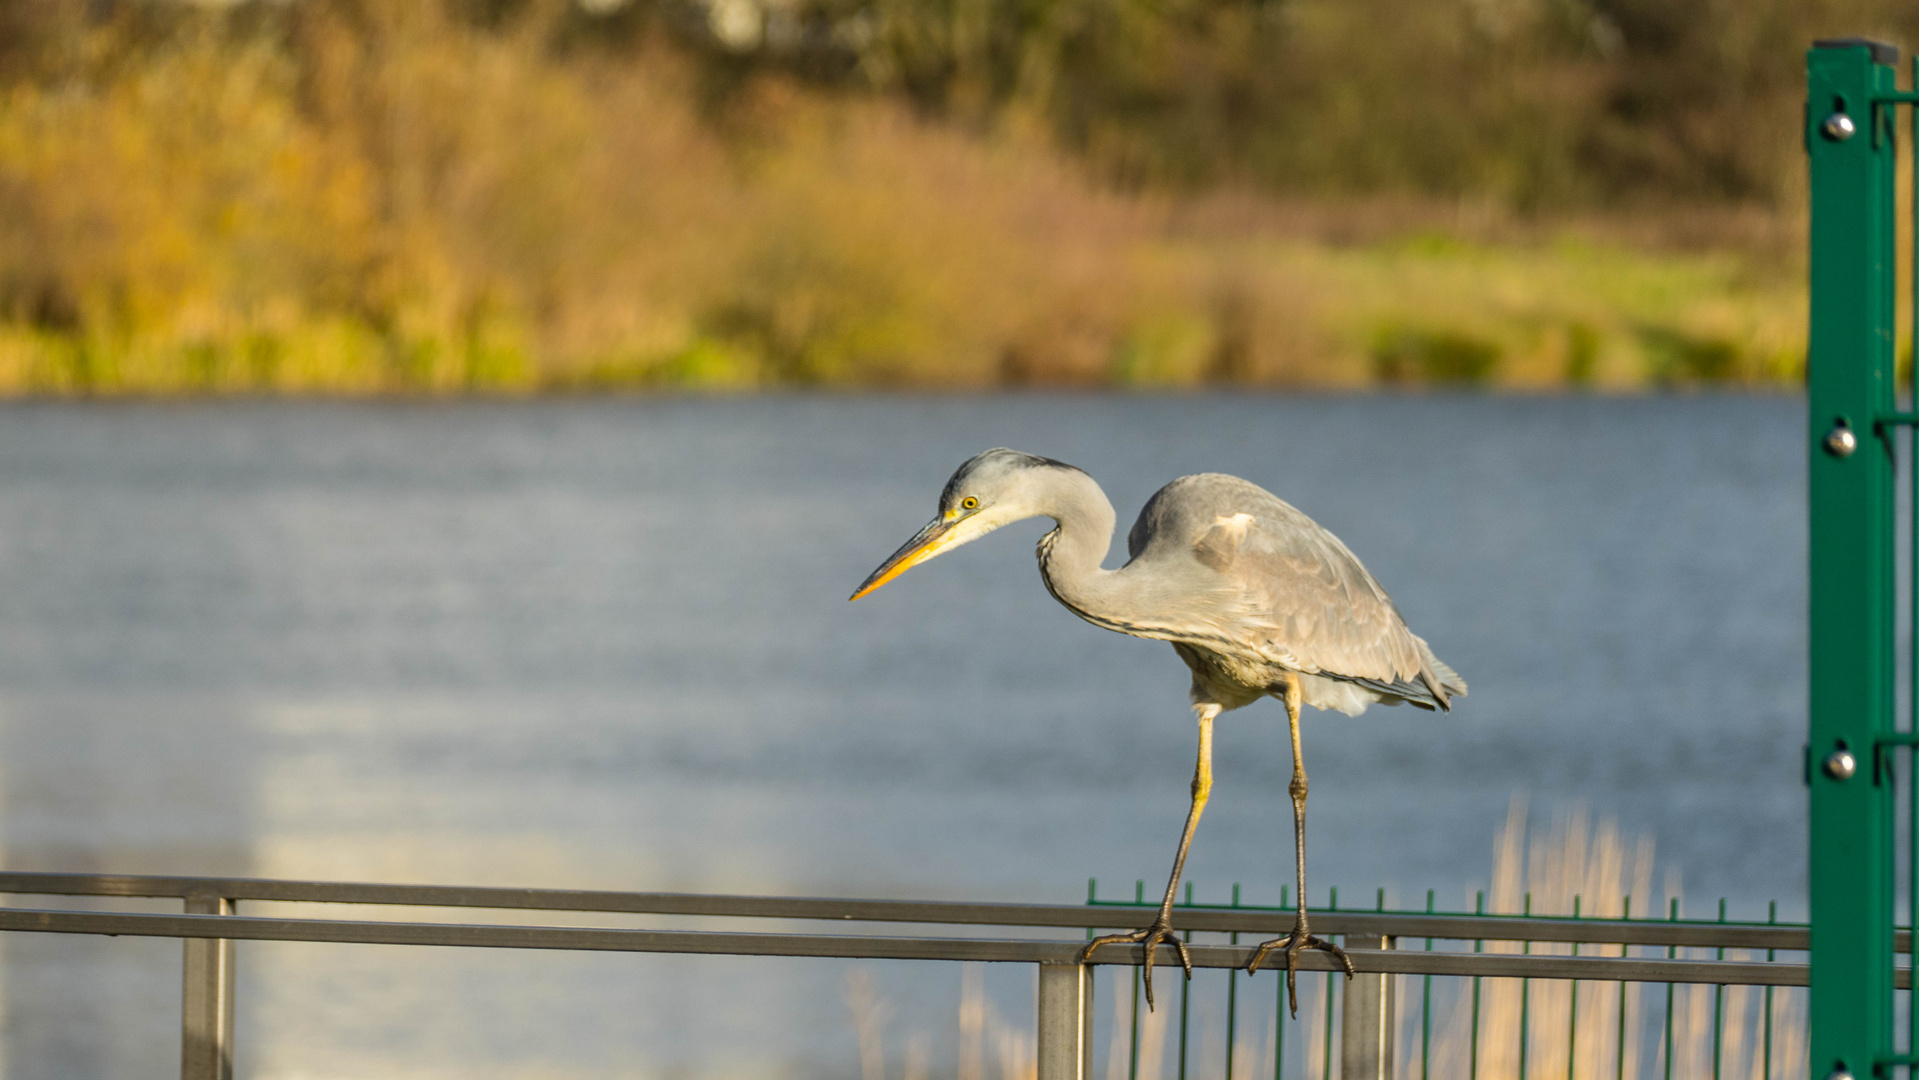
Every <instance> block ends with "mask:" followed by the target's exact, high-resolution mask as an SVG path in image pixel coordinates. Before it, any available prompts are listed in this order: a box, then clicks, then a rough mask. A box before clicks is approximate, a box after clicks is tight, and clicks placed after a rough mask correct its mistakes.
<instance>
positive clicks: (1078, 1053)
mask: <svg viewBox="0 0 1919 1080" xmlns="http://www.w3.org/2000/svg"><path fill="white" fill-rule="evenodd" d="M1092 976H1093V969H1092V967H1091V966H1090V965H1087V964H1073V963H1069V964H1041V965H1039V994H1038V998H1039V1000H1038V1002H1037V1007H1036V1009H1035V1012H1036V1013H1037V1014H1038V1016H1037V1027H1038V1032H1037V1035H1038V1039H1037V1042H1038V1053H1037V1062H1036V1064H1037V1066H1038V1072H1037V1077H1038V1080H1085V1077H1086V1028H1087V1023H1086V1022H1087V1020H1088V1019H1089V1017H1088V1015H1087V1013H1088V1008H1087V1006H1088V1003H1089V1000H1090V999H1091V997H1092V993H1091V986H1090V984H1091V982H1092Z"/></svg>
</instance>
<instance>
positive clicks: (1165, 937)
mask: <svg viewBox="0 0 1919 1080" xmlns="http://www.w3.org/2000/svg"><path fill="white" fill-rule="evenodd" d="M1194 711H1195V712H1197V713H1198V714H1199V762H1198V763H1197V764H1196V765H1195V766H1194V767H1193V802H1192V806H1191V808H1190V809H1188V810H1187V811H1186V828H1185V829H1184V830H1183V831H1182V832H1181V833H1180V834H1179V851H1178V852H1176V853H1175V854H1174V855H1173V876H1172V877H1171V878H1169V879H1168V880H1167V882H1166V895H1165V897H1164V898H1163V899H1161V900H1160V902H1159V914H1158V915H1157V916H1156V917H1155V918H1154V919H1153V921H1152V924H1151V925H1149V926H1147V927H1146V928H1145V929H1143V930H1133V931H1129V932H1127V933H1124V934H1106V935H1104V936H1102V937H1096V938H1094V939H1093V940H1091V941H1089V942H1087V943H1086V948H1084V949H1082V950H1080V954H1079V956H1080V960H1081V961H1085V960H1087V959H1088V958H1090V957H1091V956H1092V955H1093V950H1094V949H1097V948H1099V947H1100V946H1101V945H1115V944H1120V943H1129V944H1138V945H1142V946H1144V947H1145V951H1146V961H1145V964H1146V977H1145V979H1144V980H1143V981H1144V982H1145V983H1146V1007H1147V1008H1148V1009H1151V1008H1152V1007H1153V954H1154V953H1155V952H1157V951H1158V949H1159V945H1160V943H1161V942H1162V941H1163V942H1166V943H1168V944H1170V945H1172V946H1173V948H1174V950H1175V951H1177V952H1178V953H1179V963H1180V966H1181V967H1183V968H1185V969H1186V977H1187V978H1189V979H1190V978H1192V977H1193V961H1192V958H1191V957H1190V956H1188V955H1187V953H1186V943H1185V942H1183V941H1181V940H1180V939H1179V938H1177V937H1175V936H1173V901H1174V899H1175V898H1176V897H1177V895H1178V893H1179V879H1180V875H1181V874H1183V873H1184V872H1185V870H1186V850H1187V849H1188V848H1190V847H1191V846H1192V844H1193V833H1194V831H1195V830H1197V829H1198V828H1199V815H1200V814H1202V813H1204V812H1205V811H1206V800H1207V798H1208V797H1210V796H1211V795H1212V793H1213V720H1214V719H1215V718H1216V717H1218V716H1219V714H1220V713H1222V712H1224V711H1225V710H1224V709H1222V708H1221V707H1220V706H1218V705H1198V706H1195V707H1194Z"/></svg>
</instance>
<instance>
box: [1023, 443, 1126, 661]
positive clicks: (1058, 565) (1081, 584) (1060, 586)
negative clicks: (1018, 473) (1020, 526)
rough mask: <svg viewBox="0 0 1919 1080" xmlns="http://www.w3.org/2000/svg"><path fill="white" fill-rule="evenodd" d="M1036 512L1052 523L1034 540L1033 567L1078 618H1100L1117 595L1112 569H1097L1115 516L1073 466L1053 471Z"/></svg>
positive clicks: (1089, 479) (1109, 543) (1098, 620)
mask: <svg viewBox="0 0 1919 1080" xmlns="http://www.w3.org/2000/svg"><path fill="white" fill-rule="evenodd" d="M1041 505H1042V508H1041V510H1040V512H1041V513H1042V514H1044V515H1046V516H1047V517H1050V518H1052V519H1053V520H1054V521H1055V522H1056V523H1057V524H1058V527H1057V528H1055V529H1054V530H1053V531H1052V532H1049V533H1047V534H1046V535H1045V536H1044V537H1042V538H1041V539H1040V542H1039V572H1040V577H1042V578H1044V579H1045V581H1046V589H1047V591H1048V592H1050V593H1052V594H1053V597H1054V598H1055V599H1057V600H1058V601H1059V602H1060V603H1062V604H1065V605H1066V606H1067V607H1068V608H1070V609H1072V611H1073V612H1074V613H1075V614H1077V615H1079V616H1080V617H1081V618H1083V619H1087V620H1089V621H1091V622H1095V623H1101V624H1102V625H1103V624H1104V623H1105V622H1106V621H1107V620H1106V619H1105V618H1103V616H1106V615H1107V614H1108V613H1109V612H1110V611H1112V609H1113V605H1114V602H1115V601H1116V600H1118V599H1119V598H1118V597H1117V596H1115V595H1114V593H1115V590H1116V589H1117V588H1118V586H1119V583H1118V581H1117V580H1116V579H1117V578H1118V576H1119V575H1118V574H1117V573H1116V572H1115V571H1112V570H1106V569H1102V568H1101V566H1100V564H1101V563H1103V562H1105V561H1106V553H1107V551H1108V549H1110V548H1111V547H1112V546H1113V527H1114V525H1115V524H1116V523H1117V522H1118V520H1119V519H1118V516H1117V515H1115V514H1114V513H1113V504H1112V503H1111V502H1109V501H1108V500H1107V498H1106V493H1105V492H1104V491H1101V490H1100V487H1099V485H1098V484H1096V483H1094V482H1093V478H1092V477H1090V476H1087V475H1086V474H1085V473H1083V472H1079V471H1078V470H1070V471H1069V470H1065V469H1060V470H1055V471H1054V472H1053V475H1052V476H1049V477H1048V482H1047V485H1046V488H1045V490H1044V493H1043V496H1042V500H1041Z"/></svg>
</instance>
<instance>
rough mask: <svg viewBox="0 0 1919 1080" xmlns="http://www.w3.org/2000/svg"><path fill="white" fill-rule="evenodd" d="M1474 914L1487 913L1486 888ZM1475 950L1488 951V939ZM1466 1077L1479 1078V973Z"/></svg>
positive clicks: (1477, 942)
mask: <svg viewBox="0 0 1919 1080" xmlns="http://www.w3.org/2000/svg"><path fill="white" fill-rule="evenodd" d="M1473 914H1475V915H1484V914H1486V890H1484V889H1481V890H1479V895H1478V897H1477V898H1475V899H1474V900H1473ZM1473 951H1474V952H1485V951H1486V941H1485V939H1484V938H1478V939H1475V940H1474V941H1473ZM1466 1078H1467V1080H1479V976H1477V975H1474V976H1473V1029H1472V1035H1471V1036H1470V1038H1469V1039H1468V1040H1467V1049H1466Z"/></svg>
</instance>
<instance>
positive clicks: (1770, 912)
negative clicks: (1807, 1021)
mask: <svg viewBox="0 0 1919 1080" xmlns="http://www.w3.org/2000/svg"><path fill="white" fill-rule="evenodd" d="M1778 921H1779V901H1777V900H1773V901H1770V902H1768V903H1767V904H1766V925H1767V926H1771V925H1773V924H1774V923H1776V922H1778ZM1772 960H1773V951H1772V950H1771V949H1767V950H1766V963H1768V964H1770V963H1772ZM1761 1026H1762V1027H1763V1029H1764V1031H1763V1034H1762V1036H1761V1038H1762V1039H1763V1040H1764V1043H1765V1049H1764V1051H1763V1052H1764V1053H1765V1055H1766V1060H1765V1062H1764V1063H1763V1064H1762V1065H1760V1067H1759V1080H1772V987H1770V986H1768V987H1766V1016H1765V1020H1764V1021H1763V1022H1762V1024H1761Z"/></svg>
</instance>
